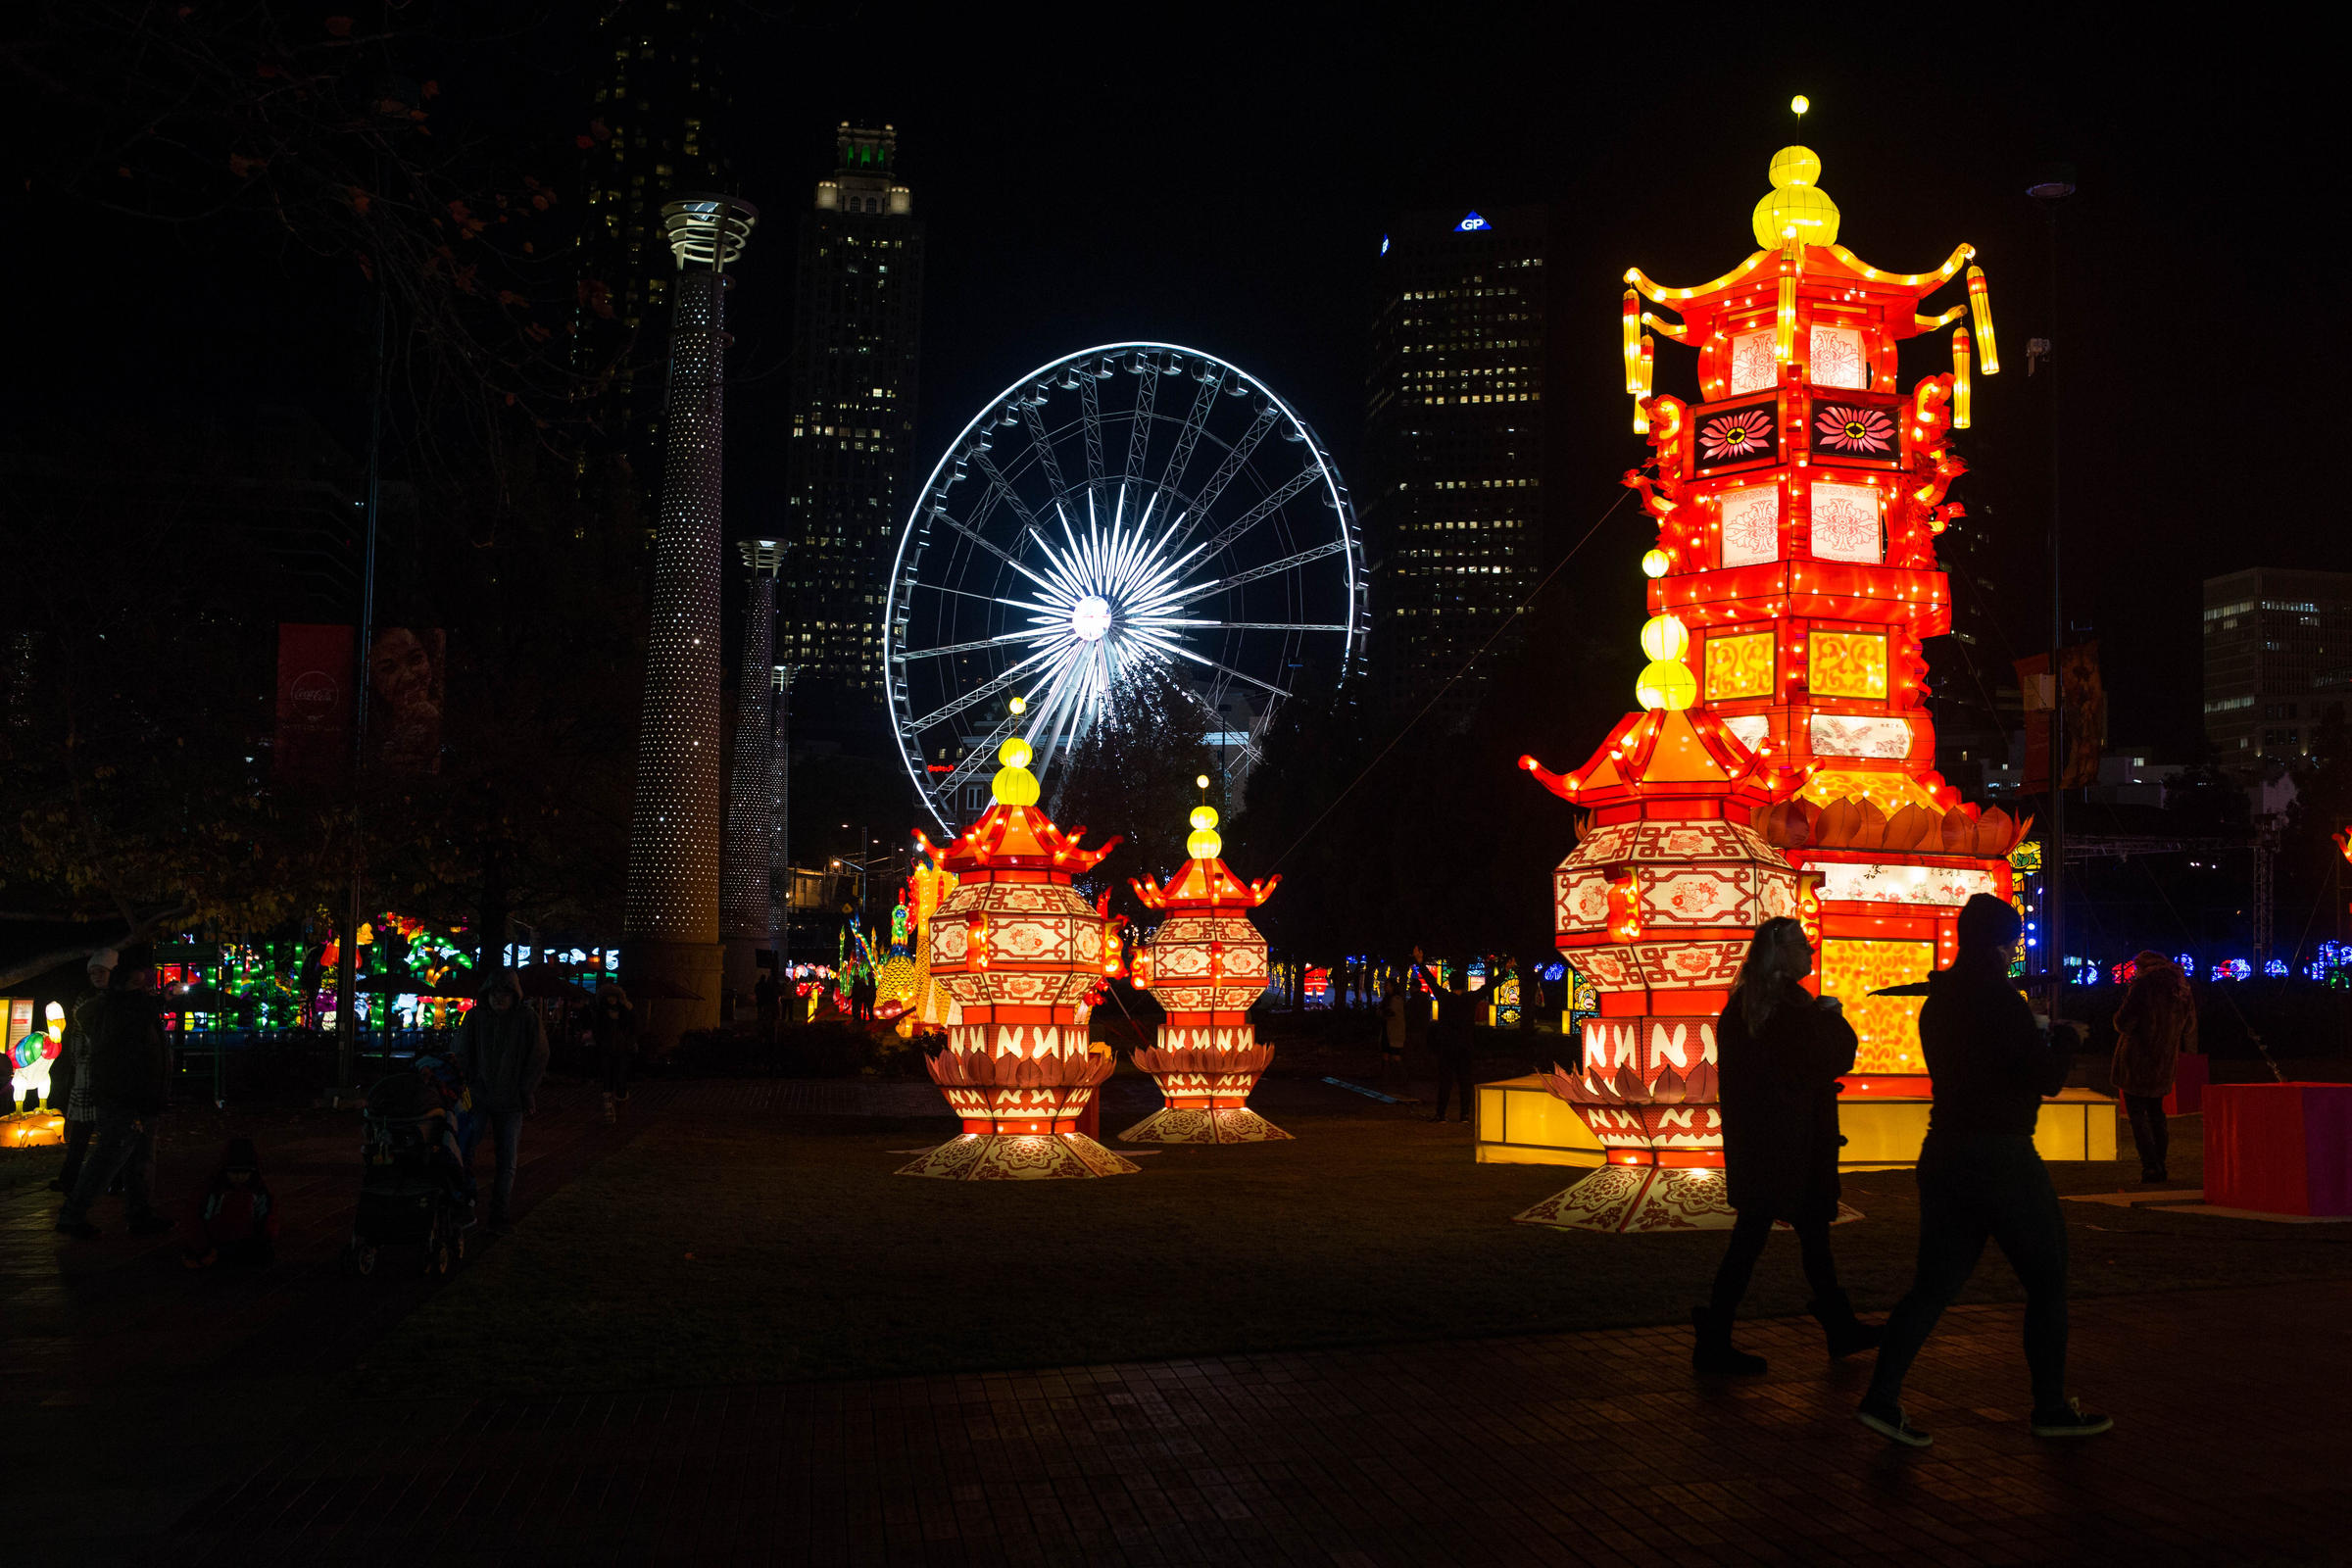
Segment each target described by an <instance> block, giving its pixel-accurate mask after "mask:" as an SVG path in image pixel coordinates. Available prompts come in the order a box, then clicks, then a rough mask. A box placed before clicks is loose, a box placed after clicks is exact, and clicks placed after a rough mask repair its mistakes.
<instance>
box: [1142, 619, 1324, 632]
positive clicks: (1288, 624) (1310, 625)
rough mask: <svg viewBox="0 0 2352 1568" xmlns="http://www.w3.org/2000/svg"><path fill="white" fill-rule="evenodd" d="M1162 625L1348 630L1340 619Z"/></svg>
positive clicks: (1166, 622) (1164, 623)
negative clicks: (1326, 620)
mask: <svg viewBox="0 0 2352 1568" xmlns="http://www.w3.org/2000/svg"><path fill="white" fill-rule="evenodd" d="M1159 624H1160V625H1162V626H1200V627H1204V628H1206V629H1208V630H1210V631H1346V630H1347V629H1348V628H1347V627H1346V626H1345V625H1343V624H1342V623H1340V622H1338V621H1328V622H1316V621H1306V620H1163V621H1161V622H1159Z"/></svg>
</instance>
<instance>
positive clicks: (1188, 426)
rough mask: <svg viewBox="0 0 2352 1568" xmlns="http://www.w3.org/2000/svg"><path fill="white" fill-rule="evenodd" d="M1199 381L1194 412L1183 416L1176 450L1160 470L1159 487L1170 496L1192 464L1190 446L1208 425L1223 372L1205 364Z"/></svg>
mask: <svg viewBox="0 0 2352 1568" xmlns="http://www.w3.org/2000/svg"><path fill="white" fill-rule="evenodd" d="M1200 380H1201V390H1200V391H1199V392H1197V393H1195V394H1194V395H1193V412H1192V413H1190V414H1188V415H1186V416H1185V418H1184V428H1183V429H1182V430H1180V431H1178V432H1177V433H1176V450H1175V451H1173V452H1171V453H1169V454H1168V461H1167V466H1165V467H1163V468H1161V469H1160V470H1159V487H1160V489H1161V490H1163V491H1166V492H1168V493H1169V494H1171V495H1173V494H1175V493H1176V488H1177V486H1179V485H1181V484H1183V483H1184V470H1185V469H1186V468H1188V467H1190V466H1192V462H1193V448H1195V447H1196V446H1199V445H1200V444H1201V431H1202V430H1204V429H1206V428H1208V416H1209V414H1210V412H1211V411H1212V410H1214V409H1215V408H1216V406H1217V395H1218V394H1219V393H1221V392H1223V391H1224V390H1225V372H1224V370H1223V369H1221V368H1217V367H1215V366H1208V367H1204V368H1202V370H1201V377H1200Z"/></svg>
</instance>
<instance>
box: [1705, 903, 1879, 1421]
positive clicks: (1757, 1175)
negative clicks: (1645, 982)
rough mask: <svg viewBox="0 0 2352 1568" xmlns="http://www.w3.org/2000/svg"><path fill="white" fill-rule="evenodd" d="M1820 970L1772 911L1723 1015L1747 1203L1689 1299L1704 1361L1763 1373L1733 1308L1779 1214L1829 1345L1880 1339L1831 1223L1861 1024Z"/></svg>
mask: <svg viewBox="0 0 2352 1568" xmlns="http://www.w3.org/2000/svg"><path fill="white" fill-rule="evenodd" d="M1812 972H1813V948H1812V945H1811V944H1810V943H1808V942H1807V941H1806V940H1805V928H1804V927H1803V926H1802V925H1799V924H1798V923H1797V922H1796V921H1794V920H1790V919H1787V918H1781V919H1773V920H1767V921H1765V922H1764V923H1763V924H1762V925H1760V926H1758V927H1757V928H1756V934H1755V937H1754V939H1753V940H1752V941H1750V942H1749V943H1748V945H1747V958H1746V961H1745V962H1743V963H1741V964H1740V978H1739V980H1738V982H1737V983H1736V984H1735V986H1734V987H1733V990H1732V1000H1731V1002H1730V1003H1729V1004H1728V1005H1726V1006H1725V1007H1724V1009H1723V1015H1722V1016H1721V1017H1719V1018H1717V1019H1716V1020H1715V1074H1716V1077H1715V1081H1716V1084H1717V1087H1718V1090H1719V1092H1720V1094H1721V1095H1722V1103H1723V1173H1724V1185H1725V1198H1726V1200H1727V1201H1729V1202H1730V1203H1731V1205H1732V1207H1733V1208H1734V1209H1736V1210H1738V1211H1739V1215H1740V1218H1739V1221H1738V1223H1736V1224H1735V1225H1733V1227H1732V1241H1731V1246H1730V1247H1729V1248H1727V1249H1726V1250H1725V1251H1724V1254H1723V1263H1722V1265H1721V1266H1720V1267H1718V1268H1717V1269H1716V1271H1715V1289H1714V1292H1713V1294H1712V1295H1711V1297H1710V1298H1709V1299H1708V1302H1707V1304H1706V1305H1704V1306H1694V1307H1692V1308H1691V1327H1692V1328H1693V1329H1694V1330H1695V1331H1696V1341H1695V1344H1694V1345H1693V1347H1692V1348H1691V1365H1692V1366H1693V1367H1695V1368H1697V1369H1698V1370H1699V1371H1701V1372H1735V1373H1741V1374H1750V1375H1752V1374H1755V1373H1760V1372H1762V1371H1763V1370H1764V1358H1763V1357H1762V1356H1760V1355H1749V1354H1746V1353H1745V1352H1743V1351H1740V1350H1737V1349H1734V1348H1732V1319H1733V1315H1734V1314H1735V1313H1736V1312H1737V1311H1738V1310H1739V1307H1740V1298H1741V1297H1743V1296H1745V1295H1746V1294H1747V1282H1748V1277H1749V1276H1750V1275H1752V1274H1753V1273H1754V1272H1755V1268H1756V1259H1757V1258H1759V1257H1761V1256H1762V1255H1763V1253H1764V1244H1765V1243H1766V1242H1767V1241H1769V1240H1770V1239H1771V1237H1772V1227H1773V1225H1774V1223H1775V1222H1776V1221H1782V1220H1785V1221H1787V1222H1788V1224H1789V1227H1790V1228H1791V1229H1793V1230H1794V1231H1795V1232H1796V1240H1797V1246H1798V1248H1799V1249H1800V1250H1801V1253H1802V1256H1803V1259H1804V1266H1805V1280H1806V1282H1807V1283H1808V1284H1810V1285H1811V1286H1812V1287H1813V1299H1812V1300H1811V1301H1809V1302H1807V1303H1806V1306H1805V1310H1807V1311H1809V1312H1811V1313H1812V1314H1813V1316H1814V1317H1815V1318H1816V1319H1817V1320H1818V1321H1819V1322H1820V1324H1821V1327H1822V1331H1823V1332H1824V1333H1825V1334H1827V1335H1828V1336H1829V1342H1830V1354H1832V1355H1851V1354H1853V1353H1854V1352H1855V1351H1856V1350H1867V1349H1869V1348H1871V1347H1872V1346H1874V1345H1876V1344H1878V1343H1879V1331H1878V1330H1877V1329H1875V1328H1872V1327H1870V1326H1868V1325H1866V1324H1864V1323H1862V1322H1860V1321H1858V1320H1857V1319H1856V1318H1855V1317H1854V1308H1853V1303H1852V1301H1851V1300H1849V1299H1847V1297H1846V1294H1845V1292H1844V1291H1843V1290H1842V1289H1841V1288H1839V1286H1838V1264H1837V1261H1836V1259H1835V1258H1833V1257H1832V1256H1831V1253H1830V1225H1831V1223H1832V1222H1833V1221H1834V1220H1836V1219H1837V1217H1838V1146H1839V1145H1840V1144H1842V1143H1843V1142H1844V1140H1843V1139H1841V1138H1840V1137H1838V1079H1839V1078H1841V1077H1843V1076H1844V1075H1845V1074H1847V1073H1849V1072H1851V1071H1853V1070H1854V1046H1855V1040H1854V1031H1853V1027H1852V1025H1850V1024H1848V1023H1847V1022H1846V1021H1845V1015H1844V1010H1843V1006H1842V1005H1841V1004H1840V1003H1839V1002H1838V999H1837V998H1835V997H1815V996H1813V995H1811V994H1810V993H1808V992H1807V991H1806V990H1805V988H1804V987H1803V986H1802V985H1801V984H1799V982H1800V981H1802V980H1803V979H1804V977H1805V976H1806V975H1808V974H1811V973H1812Z"/></svg>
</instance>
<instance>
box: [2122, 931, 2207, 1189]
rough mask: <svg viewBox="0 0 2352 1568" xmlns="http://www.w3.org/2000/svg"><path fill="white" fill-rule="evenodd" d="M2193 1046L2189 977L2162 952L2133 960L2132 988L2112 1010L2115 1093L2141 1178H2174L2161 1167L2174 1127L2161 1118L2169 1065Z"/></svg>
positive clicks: (2170, 1085)
mask: <svg viewBox="0 0 2352 1568" xmlns="http://www.w3.org/2000/svg"><path fill="white" fill-rule="evenodd" d="M2196 1049H2197V1005H2196V1003H2195V1002H2194V1001H2192V1000H2190V997H2189V994H2188V976H2186V975H2184V974H2182V973H2181V972H2180V965H2179V964H2176V963H2175V962H2173V960H2172V959H2170V958H2168V957H2166V956H2164V955H2163V954H2161V953H2143V954H2141V955H2140V956H2138V957H2136V958H2134V959H2132V960H2131V989H2130V990H2128V991H2126V992H2125V993H2124V1005H2123V1006H2121V1007H2120V1008H2118V1009H2116V1014H2115V1063H2114V1067H2115V1092H2116V1093H2117V1094H2119V1095H2121V1096H2123V1098H2124V1111H2125V1113H2126V1114H2127V1115H2129V1116H2130V1117H2131V1142H2132V1143H2134V1144H2136V1145H2138V1146H2139V1179H2140V1180H2141V1181H2143V1182H2163V1181H2170V1180H2172V1172H2171V1171H2169V1170H2167V1169H2165V1163H2164V1162H2165V1159H2166V1158H2167V1156H2168V1154H2169V1153H2170V1150H2171V1144H2172V1129H2171V1127H2170V1126H2169V1125H2168V1124H2167V1123H2166V1121H2165V1119H2164V1097H2165V1096H2167V1095H2169V1094H2171V1093H2172V1092H2173V1069H2174V1067H2175V1065H2176V1064H2177V1063H2178V1062H2179V1061H2180V1053H2182V1052H2183V1051H2195V1050H2196Z"/></svg>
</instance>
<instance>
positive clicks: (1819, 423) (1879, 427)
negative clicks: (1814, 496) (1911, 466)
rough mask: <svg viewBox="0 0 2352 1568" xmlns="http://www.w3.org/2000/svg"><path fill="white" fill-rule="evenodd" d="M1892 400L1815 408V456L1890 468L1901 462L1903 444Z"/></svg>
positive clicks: (1823, 403)
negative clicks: (1897, 427) (1896, 424)
mask: <svg viewBox="0 0 2352 1568" xmlns="http://www.w3.org/2000/svg"><path fill="white" fill-rule="evenodd" d="M1897 417H1899V416H1898V413H1897V410H1896V409H1895V407H1894V406H1893V404H1892V402H1891V401H1887V402H1881V401H1879V400H1876V399H1872V400H1868V401H1865V400H1862V399H1856V400H1854V401H1852V402H1846V401H1844V400H1842V399H1840V400H1839V401H1838V402H1835V403H1831V402H1826V401H1825V402H1821V403H1816V404H1815V405H1814V406H1813V454H1814V456H1815V457H1816V458H1821V459H1825V460H1827V461H1830V462H1833V463H1839V464H1851V465H1855V466H1861V467H1867V468H1891V467H1893V466H1896V465H1897V464H1899V463H1900V462H1901V461H1902V455H1903V451H1902V442H1901V440H1900V439H1899V437H1898V433H1897V430H1896V426H1895V422H1894V421H1895V419H1896V418H1897Z"/></svg>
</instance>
